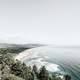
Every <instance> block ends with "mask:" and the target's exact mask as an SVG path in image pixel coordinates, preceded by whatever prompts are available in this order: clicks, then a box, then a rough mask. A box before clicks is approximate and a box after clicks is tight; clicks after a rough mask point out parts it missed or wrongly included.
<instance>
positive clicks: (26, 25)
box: [0, 0, 80, 45]
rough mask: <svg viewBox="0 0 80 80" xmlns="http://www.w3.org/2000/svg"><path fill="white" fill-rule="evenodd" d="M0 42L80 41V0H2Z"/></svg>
mask: <svg viewBox="0 0 80 80" xmlns="http://www.w3.org/2000/svg"><path fill="white" fill-rule="evenodd" d="M0 42H1V43H2V42H3V43H17V44H19V43H23V44H24V43H36V42H39V43H46V44H56V45H80V0H0Z"/></svg>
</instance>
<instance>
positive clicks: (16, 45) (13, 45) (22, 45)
mask: <svg viewBox="0 0 80 80" xmlns="http://www.w3.org/2000/svg"><path fill="white" fill-rule="evenodd" d="M40 46H44V45H43V44H8V43H0V48H35V47H40Z"/></svg>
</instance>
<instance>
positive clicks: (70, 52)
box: [16, 46, 80, 80]
mask: <svg viewBox="0 0 80 80" xmlns="http://www.w3.org/2000/svg"><path fill="white" fill-rule="evenodd" d="M16 59H19V60H21V61H23V62H25V63H26V64H29V65H33V64H36V65H38V66H41V65H46V67H47V69H48V70H50V71H55V70H56V71H59V69H60V70H61V72H63V73H64V74H69V75H71V77H72V80H80V60H79V59H80V48H57V47H56V48H55V47H52V46H46V47H39V48H33V49H30V50H26V51H24V52H22V53H20V54H19V55H18V56H17V57H16ZM54 64H57V65H59V66H57V65H54ZM51 65H52V66H51ZM53 66H54V67H53ZM58 67H59V69H58ZM54 68H55V69H54Z"/></svg>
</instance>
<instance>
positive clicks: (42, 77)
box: [38, 66, 49, 80]
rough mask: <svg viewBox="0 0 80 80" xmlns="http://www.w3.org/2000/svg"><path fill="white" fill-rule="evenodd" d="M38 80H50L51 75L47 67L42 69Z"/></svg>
mask: <svg viewBox="0 0 80 80" xmlns="http://www.w3.org/2000/svg"><path fill="white" fill-rule="evenodd" d="M38 78H39V80H48V79H49V74H48V71H47V70H46V68H45V66H43V67H42V68H41V70H40V73H39V76H38Z"/></svg>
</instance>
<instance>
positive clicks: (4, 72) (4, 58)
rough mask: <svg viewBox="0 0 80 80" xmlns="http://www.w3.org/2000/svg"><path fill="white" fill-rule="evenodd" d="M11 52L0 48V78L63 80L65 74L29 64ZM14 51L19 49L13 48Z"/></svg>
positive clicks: (10, 79)
mask: <svg viewBox="0 0 80 80" xmlns="http://www.w3.org/2000/svg"><path fill="white" fill-rule="evenodd" d="M18 50H19V49H18ZM22 50H23V49H22ZM10 52H11V50H9V49H0V80H63V78H62V77H61V76H63V75H61V74H57V73H50V72H49V71H48V70H46V67H45V66H42V67H41V68H40V69H38V68H37V66H36V65H34V66H27V65H26V64H25V63H22V62H20V61H18V60H15V59H14V57H13V55H12V54H11V53H10ZM12 52H15V53H17V52H18V51H17V50H12ZM68 77H69V76H68ZM65 80H66V79H65ZM67 80H70V79H67Z"/></svg>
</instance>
